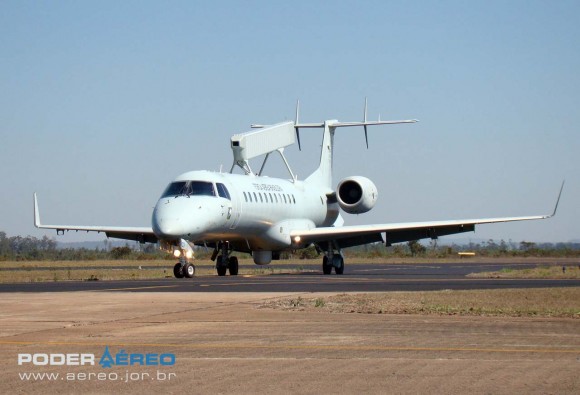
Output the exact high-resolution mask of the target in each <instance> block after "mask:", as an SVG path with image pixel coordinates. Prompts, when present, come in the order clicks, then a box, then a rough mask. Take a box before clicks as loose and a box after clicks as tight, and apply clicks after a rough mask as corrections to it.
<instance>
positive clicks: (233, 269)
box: [228, 256, 238, 276]
mask: <svg viewBox="0 0 580 395" xmlns="http://www.w3.org/2000/svg"><path fill="white" fill-rule="evenodd" d="M228 269H229V270H230V276H237V275H238V258H237V257H235V256H231V257H230V259H229V264H228Z"/></svg>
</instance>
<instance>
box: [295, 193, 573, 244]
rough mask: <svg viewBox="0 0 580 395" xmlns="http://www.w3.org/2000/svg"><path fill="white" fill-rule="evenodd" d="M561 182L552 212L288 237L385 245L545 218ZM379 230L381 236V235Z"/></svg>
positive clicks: (317, 230)
mask: <svg viewBox="0 0 580 395" xmlns="http://www.w3.org/2000/svg"><path fill="white" fill-rule="evenodd" d="M563 189H564V183H562V187H561V188H560V193H559V194H558V199H557V200H556V206H555V207H554V212H553V213H552V214H549V215H533V216H527V217H502V218H479V219H462V220H449V221H429V222H404V223H394V224H377V225H358V226H356V225H355V226H342V227H325V228H314V229H309V230H299V229H296V230H293V231H292V232H290V236H291V237H292V240H299V243H300V244H306V245H308V244H310V243H323V242H333V243H334V244H335V246H336V247H338V248H346V247H353V246H357V245H363V244H368V243H376V242H384V243H385V244H386V245H387V246H390V245H392V244H395V243H402V242H405V241H411V240H419V239H427V238H430V239H437V238H438V237H439V236H447V235H452V234H456V233H463V232H473V231H474V230H475V225H481V224H493V223H499V222H515V221H532V220H537V219H547V218H551V217H553V216H554V215H556V210H557V209H558V203H559V202H560V196H562V190H563ZM383 233H384V234H385V239H383Z"/></svg>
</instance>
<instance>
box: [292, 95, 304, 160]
mask: <svg viewBox="0 0 580 395" xmlns="http://www.w3.org/2000/svg"><path fill="white" fill-rule="evenodd" d="M299 123H300V99H298V100H296V119H295V121H294V127H295V128H296V139H297V140H298V151H302V146H301V145H300V128H299V127H298V124H299Z"/></svg>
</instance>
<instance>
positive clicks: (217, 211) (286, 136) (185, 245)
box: [34, 103, 564, 278]
mask: <svg viewBox="0 0 580 395" xmlns="http://www.w3.org/2000/svg"><path fill="white" fill-rule="evenodd" d="M298 114H299V106H297V108H296V120H295V121H289V122H283V123H279V124H275V125H269V126H264V125H252V127H253V128H258V130H257V131H256V130H254V131H250V132H247V133H242V134H237V135H234V136H233V137H232V138H231V147H232V150H233V153H234V164H233V165H232V168H231V170H230V173H222V172H221V171H220V172H211V171H205V170H201V171H190V172H187V173H183V174H181V175H179V176H178V177H177V178H175V180H173V181H172V182H171V183H170V184H169V186H167V188H166V189H165V191H164V192H163V193H162V195H161V197H160V198H159V200H158V202H157V204H156V206H155V209H154V211H153V215H152V220H151V227H114V226H70V225H43V224H42V223H41V221H40V214H39V210H38V200H37V196H36V193H35V194H34V224H35V226H36V227H37V228H41V229H56V230H57V234H64V231H65V230H66V231H87V232H99V233H100V232H104V233H105V234H106V235H107V237H113V238H119V239H126V240H136V241H139V242H141V243H159V245H160V248H161V249H163V250H166V251H168V252H171V253H173V254H174V256H175V257H176V258H179V262H178V263H176V264H175V266H174V270H173V272H174V275H175V277H177V278H183V277H188V278H191V277H193V276H194V274H195V266H194V265H193V264H192V263H191V260H192V258H193V255H194V251H193V248H192V245H197V246H206V247H209V248H212V249H213V250H214V252H213V255H212V260H214V261H215V262H216V269H217V274H218V275H219V276H224V275H225V274H226V272H227V271H228V270H229V273H230V275H237V274H238V259H237V258H236V257H235V256H231V253H232V252H234V251H238V252H246V253H250V254H251V255H252V257H253V259H254V262H255V263H256V264H257V265H265V264H269V263H270V262H271V261H272V260H276V259H279V258H280V253H281V252H282V251H288V250H297V249H301V248H306V247H308V246H311V245H314V246H315V247H316V249H317V250H318V252H319V253H323V254H324V256H323V259H322V271H323V273H324V274H331V272H332V269H333V268H334V271H335V273H336V274H343V273H344V259H343V255H342V252H341V250H342V249H343V248H346V247H352V246H357V245H363V244H368V243H376V242H384V243H385V244H386V245H387V246H390V245H392V244H394V243H401V242H405V241H410V240H418V239H424V238H431V239H437V238H438V237H439V236H445V235H450V234H455V233H462V232H470V231H474V230H475V225H478V224H489V223H498V222H511V221H528V220H537V219H546V218H551V217H553V216H554V215H555V214H556V210H557V208H558V202H559V201H560V196H561V194H562V189H563V187H564V184H562V187H561V188H560V193H559V195H558V199H557V201H556V206H555V207H554V211H553V213H552V214H550V215H534V216H526V217H504V218H482V219H464V220H449V221H429V222H408V223H391V224H376V225H360V226H343V223H344V221H343V219H342V217H341V215H340V210H341V209H342V211H344V212H346V213H349V214H359V213H364V212H367V211H369V210H371V209H372V208H373V206H374V205H375V203H376V202H377V199H378V191H377V188H376V186H375V184H374V183H373V182H372V181H371V180H369V179H368V178H366V177H361V176H353V177H347V178H345V179H343V180H341V181H340V182H339V183H338V185H337V187H336V189H335V188H333V183H332V157H333V153H332V152H333V139H334V134H335V132H336V130H337V129H339V128H344V127H354V126H359V127H360V126H362V127H363V128H364V132H365V138H366V139H367V140H366V141H367V147H368V138H367V127H368V126H375V125H392V124H402V123H414V122H417V120H404V121H381V120H380V117H379V120H378V121H367V115H366V114H367V106H366V103H365V111H364V120H363V121H362V122H339V121H337V120H327V121H324V122H321V123H300V122H299V120H298ZM301 128H321V129H323V131H324V132H323V139H322V149H321V153H320V164H319V166H318V168H317V169H316V170H315V171H314V172H313V173H312V174H311V175H310V176H308V177H307V178H306V179H304V180H298V179H297V177H296V176H295V175H294V173H293V172H292V169H291V168H290V165H289V164H288V161H287V160H286V158H285V157H284V154H283V150H284V147H287V146H289V145H292V144H294V143H295V142H296V138H298V145H299V147H300V134H299V130H300V129H301ZM274 152H278V153H279V154H280V155H281V158H282V160H283V162H284V164H285V165H286V168H287V169H288V172H289V173H290V176H291V177H290V179H281V178H270V177H267V176H264V175H263V174H262V173H263V170H264V166H265V164H266V161H267V160H268V157H269V156H270V154H271V153H274ZM262 155H264V156H265V157H264V161H263V164H262V167H261V169H260V171H259V172H258V173H255V172H254V171H253V170H252V169H251V167H250V164H249V159H252V158H255V157H259V156H262ZM236 166H239V167H240V168H241V169H242V170H243V172H244V174H234V173H233V170H234V168H235V167H236ZM383 235H384V237H383Z"/></svg>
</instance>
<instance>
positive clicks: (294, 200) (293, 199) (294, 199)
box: [292, 195, 296, 204]
mask: <svg viewBox="0 0 580 395" xmlns="http://www.w3.org/2000/svg"><path fill="white" fill-rule="evenodd" d="M292 203H294V204H296V198H295V197H294V195H292Z"/></svg>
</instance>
